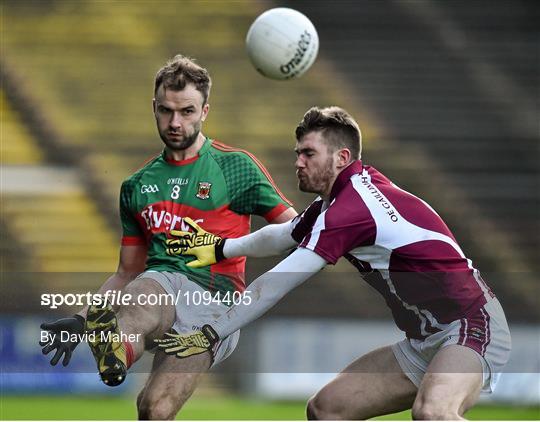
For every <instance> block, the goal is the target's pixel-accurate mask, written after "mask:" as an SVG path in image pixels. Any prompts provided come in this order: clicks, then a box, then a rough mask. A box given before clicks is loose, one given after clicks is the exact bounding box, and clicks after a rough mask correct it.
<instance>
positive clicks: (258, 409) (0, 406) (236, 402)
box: [0, 396, 540, 420]
mask: <svg viewBox="0 0 540 422" xmlns="http://www.w3.org/2000/svg"><path fill="white" fill-rule="evenodd" d="M466 417H467V418H468V419H472V420H538V419H540V407H510V406H477V407H475V408H474V409H472V410H471V411H470V412H468V413H467V415H466ZM136 418H137V414H136V411H135V398H134V397H133V398H126V397H110V396H70V397H66V396H50V397H49V396H46V397H45V396H3V397H2V398H1V401H0V419H1V420H6V419H11V420H24V419H27V420H28V419H33V420H51V419H55V420H67V419H77V420H90V419H94V420H96V419H98V420H99V419H105V420H133V419H136ZM177 419H190V420H204V419H206V420H214V419H221V420H228V419H236V420H269V419H271V420H304V419H305V403H304V402H273V401H259V400H252V399H245V398H241V397H235V396H233V397H224V396H217V397H202V396H196V397H193V398H192V399H191V400H190V401H189V402H188V403H187V404H186V406H185V407H184V409H183V410H182V412H180V414H179V415H178V418H177ZM378 419H379V420H410V419H411V414H410V412H401V413H396V414H394V415H388V416H384V417H381V418H378Z"/></svg>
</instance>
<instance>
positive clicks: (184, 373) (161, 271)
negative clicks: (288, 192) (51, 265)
mask: <svg viewBox="0 0 540 422" xmlns="http://www.w3.org/2000/svg"><path fill="white" fill-rule="evenodd" d="M210 87H211V79H210V76H209V75H208V72H207V71H206V69H204V68H202V67H200V66H199V65H197V64H196V63H194V62H193V61H192V60H191V59H189V58H187V57H183V56H180V55H179V56H176V57H174V59H172V60H171V61H169V62H168V63H167V64H166V65H165V66H164V67H163V68H162V69H160V70H159V72H158V73H157V75H156V79H155V87H154V100H153V110H154V116H155V119H156V123H157V128H158V132H159V135H160V137H161V139H162V141H163V143H164V144H165V148H164V150H163V152H162V153H161V154H160V155H158V156H157V157H155V158H154V159H152V160H151V161H149V162H148V163H147V164H146V165H145V166H144V167H142V168H141V169H140V170H139V171H137V172H136V173H135V174H133V175H132V176H131V177H129V178H128V179H127V180H126V181H125V182H124V183H123V184H122V188H121V192H120V215H121V220H122V229H123V237H122V245H121V249H120V262H119V265H118V270H117V272H116V274H114V275H113V276H112V277H110V278H109V279H108V280H107V281H106V282H105V284H104V285H103V286H102V287H101V289H100V290H99V292H101V293H104V292H106V291H108V290H117V291H118V290H121V291H122V292H123V293H125V294H130V295H131V296H132V297H133V298H135V299H137V300H135V301H134V303H132V304H129V305H125V306H118V308H117V309H116V310H113V308H112V306H110V305H107V306H105V307H103V306H101V307H100V306H90V307H89V308H85V309H83V310H82V311H81V312H79V313H78V314H77V315H75V316H74V317H72V318H65V319H62V320H59V321H56V322H54V323H49V324H43V325H42V328H43V329H45V330H49V331H50V332H52V333H59V332H60V331H68V332H70V333H77V334H80V333H83V332H87V333H95V334H99V335H97V336H96V339H95V341H89V345H90V348H91V350H92V353H93V355H94V357H95V358H96V361H97V364H98V370H99V373H100V375H101V378H102V380H103V382H104V383H105V384H107V385H110V386H114V385H118V384H120V383H121V382H122V381H123V380H124V378H125V376H126V371H127V369H128V368H129V367H130V366H131V365H132V364H133V363H134V362H135V361H136V360H137V359H139V358H140V357H141V356H142V354H143V352H144V350H145V348H146V349H148V348H152V347H153V340H154V339H156V338H162V337H163V335H164V333H165V332H168V331H171V329H172V330H174V332H177V333H185V332H191V331H193V330H194V329H196V328H197V327H201V326H202V322H204V321H205V320H208V319H209V318H211V315H213V314H216V313H219V312H223V309H224V308H225V309H226V307H227V303H216V302H212V304H211V305H209V306H200V305H199V306H195V303H194V300H193V299H194V298H196V297H197V295H196V294H197V293H200V296H199V297H201V296H202V294H203V293H204V292H210V293H211V294H212V295H216V294H221V295H223V296H225V295H226V294H227V292H229V293H230V292H242V291H243V290H244V289H245V284H244V266H245V258H244V257H237V258H230V259H225V260H222V261H221V262H220V263H217V264H213V265H209V266H206V267H202V268H197V269H195V268H192V267H189V266H187V265H186V261H187V260H189V258H185V259H180V260H179V259H178V258H177V257H172V256H169V255H167V254H166V253H165V247H164V241H165V238H166V234H167V233H168V232H169V231H170V230H175V229H176V230H182V229H184V230H185V229H187V226H186V225H185V223H184V219H185V218H187V217H189V218H191V219H192V220H195V221H198V222H199V224H201V226H203V227H204V228H206V229H207V230H209V231H212V232H214V233H217V234H219V235H220V236H223V237H232V238H234V237H239V236H242V235H245V234H247V233H249V228H250V215H260V216H263V217H264V218H265V219H266V220H267V221H268V222H272V223H283V222H285V221H288V220H290V219H292V218H293V217H294V216H295V215H296V212H295V211H294V209H293V208H291V207H290V203H289V202H288V201H287V200H286V199H285V198H284V197H283V195H282V194H281V193H280V191H279V190H278V189H277V187H276V186H275V185H274V183H273V181H272V179H271V177H270V176H269V174H268V173H267V171H266V170H265V169H264V167H263V166H262V165H261V164H260V163H259V162H258V161H257V160H256V159H255V158H254V157H253V156H252V155H251V154H249V153H247V152H245V151H242V150H238V149H234V148H231V147H229V146H227V145H224V144H222V143H220V142H217V141H215V140H213V139H210V138H208V137H206V136H204V135H203V134H202V133H201V127H202V124H203V122H204V121H205V119H206V117H207V115H208V111H209V107H210V106H209V104H208V97H209V94H210ZM164 294H168V295H169V297H170V298H175V299H176V300H177V299H179V300H177V302H176V303H175V304H173V303H172V302H171V301H166V303H162V304H159V305H158V306H151V305H148V304H147V303H148V302H149V301H145V300H142V301H140V300H139V299H140V298H145V297H146V298H148V297H150V296H152V297H160V296H161V297H163V296H164ZM115 311H116V312H115ZM101 333H113V334H117V335H118V336H111V335H109V336H102V335H101ZM120 336H121V338H137V339H140V341H125V342H122V341H115V340H114V339H118V338H119V337H120ZM129 336H131V337H129ZM134 336H135V337H134ZM238 336H239V332H238V331H236V332H234V333H231V334H230V335H229V336H223V337H222V339H220V341H219V342H218V343H216V344H215V346H214V348H213V349H212V351H211V352H210V351H209V352H207V353H203V354H199V355H197V356H193V357H191V358H189V359H186V360H178V359H176V358H175V357H171V356H168V355H166V354H165V353H163V352H162V351H158V352H157V353H156V355H155V357H154V362H153V366H152V371H151V373H150V376H149V378H148V380H147V382H146V385H145V386H144V388H143V390H142V391H141V392H140V394H139V396H138V398H137V408H138V416H139V418H140V419H173V418H174V417H175V415H176V413H177V412H178V411H179V409H180V408H181V407H182V405H183V404H184V403H185V401H186V400H187V399H188V398H189V397H190V396H191V394H192V393H193V391H194V389H195V387H196V385H197V382H198V380H199V378H200V375H201V374H202V373H204V372H205V371H206V370H207V369H208V368H210V367H211V366H212V365H215V364H217V363H219V362H221V361H222V360H223V359H225V358H226V357H227V356H228V355H230V354H231V353H232V351H233V350H234V348H235V346H236V343H237V341H238ZM59 337H60V336H56V338H59ZM104 339H107V340H104ZM76 345H77V343H74V342H60V341H53V342H51V343H48V344H42V346H44V347H43V353H45V354H46V353H49V352H51V351H53V350H56V354H55V355H54V357H53V359H52V360H51V364H53V365H55V364H56V363H58V361H59V360H60V359H61V358H62V357H63V364H64V366H65V365H67V364H68V363H69V360H70V358H71V353H72V351H73V349H74V348H75V347H76Z"/></svg>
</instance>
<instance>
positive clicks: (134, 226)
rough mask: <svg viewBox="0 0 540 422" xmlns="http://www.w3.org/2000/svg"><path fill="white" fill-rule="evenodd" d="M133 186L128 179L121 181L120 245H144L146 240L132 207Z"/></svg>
mask: <svg viewBox="0 0 540 422" xmlns="http://www.w3.org/2000/svg"><path fill="white" fill-rule="evenodd" d="M132 195H133V188H132V186H131V184H130V183H129V182H128V181H125V182H124V183H122V188H121V189H120V220H121V223H122V245H123V246H134V245H145V244H146V241H145V238H144V234H143V233H142V230H141V227H140V226H139V223H138V222H137V220H136V218H135V214H134V211H133V209H132Z"/></svg>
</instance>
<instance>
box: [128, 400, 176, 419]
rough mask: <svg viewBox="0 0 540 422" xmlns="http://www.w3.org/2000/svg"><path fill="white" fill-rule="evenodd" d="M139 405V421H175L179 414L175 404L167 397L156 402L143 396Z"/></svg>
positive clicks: (138, 402)
mask: <svg viewBox="0 0 540 422" xmlns="http://www.w3.org/2000/svg"><path fill="white" fill-rule="evenodd" d="M137 404H138V406H137V410H138V416H139V420H152V421H155V420H158V421H165V420H173V419H174V418H175V416H176V413H177V412H178V409H177V406H176V405H175V403H174V402H173V401H172V400H171V399H170V398H169V397H167V396H164V397H160V398H157V399H155V400H152V399H148V398H147V397H144V396H143V397H142V398H141V400H140V401H137Z"/></svg>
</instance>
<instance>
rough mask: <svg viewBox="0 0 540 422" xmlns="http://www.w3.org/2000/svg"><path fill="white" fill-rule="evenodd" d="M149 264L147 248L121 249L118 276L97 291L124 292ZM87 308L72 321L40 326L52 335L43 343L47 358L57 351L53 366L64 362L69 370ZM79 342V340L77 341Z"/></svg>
mask: <svg viewBox="0 0 540 422" xmlns="http://www.w3.org/2000/svg"><path fill="white" fill-rule="evenodd" d="M145 262H146V247H145V246H122V247H121V249H120V260H119V264H118V269H117V271H116V273H115V274H113V275H112V276H111V277H109V278H108V279H107V281H105V283H104V284H103V285H102V286H101V288H100V289H99V290H98V292H99V293H105V292H106V291H108V290H122V289H123V288H124V287H125V286H126V285H127V284H128V283H129V282H130V281H131V280H133V279H134V278H135V277H137V275H139V274H140V273H141V272H142V271H143V270H144V265H145ZM87 310H88V306H87V307H85V308H83V309H82V310H81V311H79V312H78V313H77V314H75V315H73V316H72V317H68V318H62V319H59V320H57V321H54V322H48V323H43V324H41V327H40V328H41V329H42V330H46V331H48V332H49V334H50V335H49V338H50V339H51V340H50V341H46V342H40V343H39V344H40V346H41V347H42V352H43V354H44V355H47V354H49V353H51V352H52V351H55V353H54V355H53V357H52V359H51V365H53V366H54V365H56V364H57V363H58V362H59V361H60V359H62V365H64V366H67V365H68V364H69V361H70V360H71V356H72V353H73V351H74V350H75V348H76V347H77V345H78V344H79V342H80V338H81V334H83V333H84V321H85V319H86V312H87ZM62 331H64V332H68V333H70V334H76V335H75V336H72V335H70V336H69V339H68V340H64V341H61V332H62ZM75 339H77V340H75Z"/></svg>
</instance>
